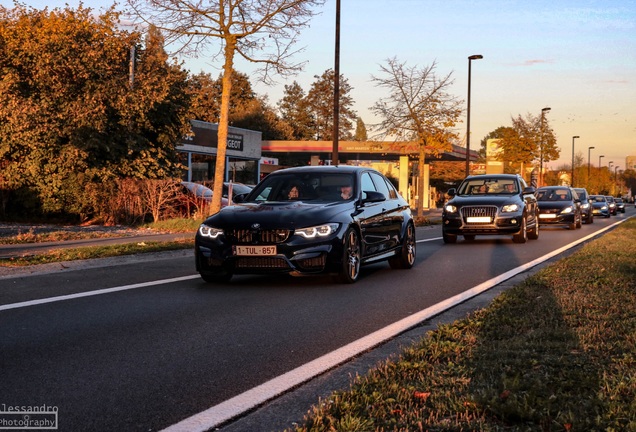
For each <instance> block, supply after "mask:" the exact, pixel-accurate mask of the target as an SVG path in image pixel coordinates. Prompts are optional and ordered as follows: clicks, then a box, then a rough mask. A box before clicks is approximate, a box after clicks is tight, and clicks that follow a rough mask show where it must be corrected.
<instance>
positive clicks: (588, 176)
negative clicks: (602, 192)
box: [587, 147, 595, 183]
mask: <svg viewBox="0 0 636 432" xmlns="http://www.w3.org/2000/svg"><path fill="white" fill-rule="evenodd" d="M593 148H595V147H588V148H587V182H588V183H589V182H590V152H591V150H592V149H593Z"/></svg>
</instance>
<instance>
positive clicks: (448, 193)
mask: <svg viewBox="0 0 636 432" xmlns="http://www.w3.org/2000/svg"><path fill="white" fill-rule="evenodd" d="M446 195H448V196H449V197H454V196H455V195H457V190H456V189H455V188H450V189H449V190H448V192H446Z"/></svg>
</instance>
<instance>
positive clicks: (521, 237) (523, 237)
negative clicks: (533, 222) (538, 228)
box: [512, 217, 528, 243]
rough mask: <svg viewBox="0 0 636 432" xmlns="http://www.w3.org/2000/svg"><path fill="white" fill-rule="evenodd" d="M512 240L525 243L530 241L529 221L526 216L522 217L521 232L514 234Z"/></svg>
mask: <svg viewBox="0 0 636 432" xmlns="http://www.w3.org/2000/svg"><path fill="white" fill-rule="evenodd" d="M512 241H513V242H514V243H525V242H527V241H528V222H527V221H526V218H525V217H523V218H521V228H520V229H519V232H518V233H517V234H515V235H513V236H512Z"/></svg>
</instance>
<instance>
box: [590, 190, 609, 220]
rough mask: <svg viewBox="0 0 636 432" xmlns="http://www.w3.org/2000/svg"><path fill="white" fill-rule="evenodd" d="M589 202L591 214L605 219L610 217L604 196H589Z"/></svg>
mask: <svg viewBox="0 0 636 432" xmlns="http://www.w3.org/2000/svg"><path fill="white" fill-rule="evenodd" d="M589 199H590V202H591V203H592V212H593V213H594V215H597V216H603V217H605V218H608V217H610V209H609V204H608V203H607V198H605V195H590V198H589Z"/></svg>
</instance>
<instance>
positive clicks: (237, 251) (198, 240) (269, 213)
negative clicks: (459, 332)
mask: <svg viewBox="0 0 636 432" xmlns="http://www.w3.org/2000/svg"><path fill="white" fill-rule="evenodd" d="M234 201H235V203H234V205H232V206H228V207H224V208H222V209H221V211H220V212H218V213H216V214H214V215H212V216H210V217H209V218H208V219H206V220H205V221H204V222H203V224H202V225H201V226H200V228H199V230H198V232H197V234H196V237H195V256H196V269H197V271H198V272H199V274H200V275H201V277H202V278H203V279H204V280H205V281H207V282H225V281H229V280H230V279H231V278H232V276H233V275H235V274H276V273H278V274H281V273H286V274H291V275H306V274H318V273H327V274H332V275H334V276H335V277H336V279H337V280H339V281H340V282H343V283H353V282H355V281H356V280H357V279H358V278H359V276H360V267H361V265H364V264H367V263H373V262H378V261H388V262H389V264H390V266H391V267H392V268H396V269H409V268H411V267H412V266H413V264H414V262H415V254H416V248H415V224H414V222H413V218H412V214H411V209H410V208H409V205H408V203H407V201H406V200H404V198H402V197H401V196H400V194H399V193H398V191H397V190H396V188H395V187H394V186H393V184H392V183H391V182H390V181H389V180H388V179H387V178H386V177H385V176H383V175H382V174H380V173H379V172H378V171H376V170H374V169H371V168H365V167H355V166H347V165H341V166H309V167H298V168H287V169H282V170H278V171H274V172H272V173H271V174H269V175H268V176H267V177H265V178H264V179H263V180H262V181H261V182H260V183H259V184H258V185H256V186H255V187H254V188H253V189H252V190H251V191H250V192H249V193H247V194H244V195H237V196H236V197H235V199H234Z"/></svg>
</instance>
